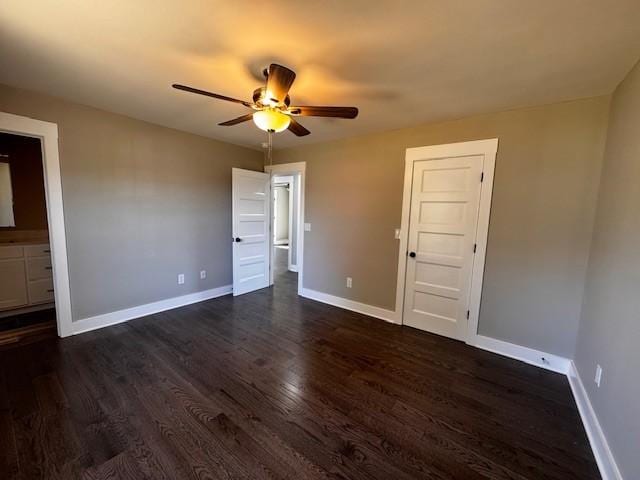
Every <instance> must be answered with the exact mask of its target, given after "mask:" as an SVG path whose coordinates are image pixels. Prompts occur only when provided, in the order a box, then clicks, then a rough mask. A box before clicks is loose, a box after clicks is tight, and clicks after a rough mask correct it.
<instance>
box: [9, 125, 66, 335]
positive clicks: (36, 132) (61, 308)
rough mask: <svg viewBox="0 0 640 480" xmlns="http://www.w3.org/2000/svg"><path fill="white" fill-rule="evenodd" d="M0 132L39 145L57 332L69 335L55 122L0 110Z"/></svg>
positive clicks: (60, 180) (64, 249)
mask: <svg viewBox="0 0 640 480" xmlns="http://www.w3.org/2000/svg"><path fill="white" fill-rule="evenodd" d="M0 131H2V132H7V133H13V134H15V135H22V136H27V137H34V138H39V139H40V142H41V144H42V164H43V170H44V191H45V198H46V203H47V224H48V227H49V245H50V247H51V266H52V273H53V289H54V297H55V304H56V320H57V325H58V335H59V336H61V337H66V336H68V335H71V334H72V326H71V324H72V317H71V286H70V283H69V265H68V259H67V236H66V232H65V226H64V205H63V202H62V176H61V173H60V154H59V152H58V125H57V124H55V123H50V122H43V121H41V120H36V119H33V118H29V117H23V116H20V115H13V114H10V113H4V112H0Z"/></svg>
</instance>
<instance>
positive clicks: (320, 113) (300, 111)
mask: <svg viewBox="0 0 640 480" xmlns="http://www.w3.org/2000/svg"><path fill="white" fill-rule="evenodd" d="M287 113H289V114H290V115H301V116H303V117H335V118H356V117H357V116H358V109H357V108H356V107H308V106H307V107H289V110H288V111H287Z"/></svg>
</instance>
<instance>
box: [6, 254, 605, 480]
mask: <svg viewBox="0 0 640 480" xmlns="http://www.w3.org/2000/svg"><path fill="white" fill-rule="evenodd" d="M283 251H284V250H283ZM285 259H286V257H285ZM279 260H281V261H282V260H283V259H282V258H280V259H279ZM276 277H277V280H276V284H275V286H274V287H271V288H269V289H263V290H260V291H257V292H253V293H250V294H246V295H243V296H239V297H232V296H226V297H221V298H218V299H215V300H211V301H206V302H201V303H198V304H193V305H189V306H187V307H183V308H179V309H175V310H171V311H167V312H161V313H158V314H155V315H151V316H149V317H145V318H141V319H137V320H133V321H131V322H128V323H126V324H120V325H116V326H113V327H109V328H105V329H103V330H100V331H95V332H90V333H87V334H84V335H81V336H77V337H72V338H67V339H64V340H57V339H45V340H42V341H41V342H38V343H34V344H29V345H24V346H19V347H16V348H5V349H3V350H2V351H0V478H2V479H3V480H4V479H5V478H7V479H13V478H15V479H16V480H17V479H20V480H22V479H65V480H68V479H85V480H106V479H136V480H137V479H154V480H162V479H172V480H174V479H175V480H180V479H199V480H202V479H220V478H222V479H225V478H226V479H263V478H264V479H292V480H293V479H303V478H304V479H313V480H328V479H385V480H386V479H398V480H400V479H413V478H429V479H440V480H445V479H464V480H469V479H478V480H481V479H514V480H533V479H542V478H547V479H555V480H566V479H583V480H590V479H597V478H600V477H599V474H598V470H597V466H596V464H595V460H594V458H593V454H592V453H591V450H590V448H589V444H588V439H587V437H586V434H585V432H584V429H583V427H582V425H581V423H580V417H579V415H578V412H577V408H576V406H575V402H574V400H573V398H572V396H571V391H570V388H569V385H568V382H567V379H566V378H565V377H564V376H562V375H559V374H554V373H551V372H547V371H544V370H541V369H538V368H535V367H532V366H530V365H526V364H523V363H521V362H517V361H514V360H511V359H507V358H503V357H500V356H498V355H494V354H491V353H489V352H484V351H481V350H477V349H474V348H472V347H469V346H467V345H464V344H462V343H460V342H456V341H453V340H450V339H446V338H442V337H438V336H436V335H430V334H428V333H425V332H420V331H418V330H415V329H411V328H406V327H400V326H397V325H391V324H388V323H386V322H383V321H380V320H377V319H374V318H371V317H366V316H364V315H360V314H357V313H354V312H349V311H345V310H341V309H339V308H336V307H332V306H329V305H325V304H321V303H318V302H314V301H312V300H308V299H304V298H301V297H298V296H297V294H296V286H297V285H296V279H297V277H296V274H294V273H291V272H287V271H286V267H284V266H283V265H282V264H279V267H278V269H277V271H276Z"/></svg>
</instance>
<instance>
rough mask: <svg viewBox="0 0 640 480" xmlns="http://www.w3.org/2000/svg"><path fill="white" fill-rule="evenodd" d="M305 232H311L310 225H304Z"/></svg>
mask: <svg viewBox="0 0 640 480" xmlns="http://www.w3.org/2000/svg"><path fill="white" fill-rule="evenodd" d="M304 231H305V232H310V231H311V224H310V223H305V224H304Z"/></svg>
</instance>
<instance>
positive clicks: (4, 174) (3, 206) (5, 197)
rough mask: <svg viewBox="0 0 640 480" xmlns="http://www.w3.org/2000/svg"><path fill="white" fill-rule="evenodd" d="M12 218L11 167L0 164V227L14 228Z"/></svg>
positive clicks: (14, 222)
mask: <svg viewBox="0 0 640 480" xmlns="http://www.w3.org/2000/svg"><path fill="white" fill-rule="evenodd" d="M15 226H16V220H15V218H14V216H13V190H12V189H11V166H10V165H9V164H8V163H7V162H0V227H15Z"/></svg>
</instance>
